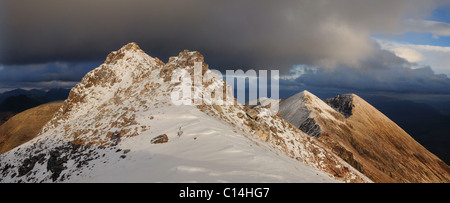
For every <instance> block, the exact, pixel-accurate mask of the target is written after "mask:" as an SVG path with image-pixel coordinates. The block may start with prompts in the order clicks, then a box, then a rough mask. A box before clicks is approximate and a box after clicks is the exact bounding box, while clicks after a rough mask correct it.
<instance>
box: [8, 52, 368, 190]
mask: <svg viewBox="0 0 450 203" xmlns="http://www.w3.org/2000/svg"><path fill="white" fill-rule="evenodd" d="M195 62H203V56H202V55H201V54H199V53H198V52H190V51H183V52H181V53H180V54H179V55H178V56H176V57H171V58H170V59H169V62H168V63H167V64H164V63H163V62H161V61H160V60H159V59H157V58H152V57H150V56H148V55H147V54H145V53H144V52H143V51H142V50H141V49H140V48H139V47H138V46H137V45H136V44H134V43H130V44H128V45H126V46H124V47H122V48H121V49H120V50H118V51H115V52H112V53H111V54H110V55H108V57H107V59H106V61H105V63H104V64H102V65H101V66H100V67H98V68H96V69H94V70H93V71H91V72H90V73H88V74H87V75H86V76H85V77H84V78H83V79H82V81H81V82H80V83H79V84H78V85H77V86H75V87H74V88H73V89H72V90H71V93H70V95H69V98H68V99H67V100H66V101H65V102H64V105H63V106H62V107H61V109H60V110H59V111H58V112H57V113H56V114H55V115H54V117H53V118H52V119H51V121H50V122H49V123H47V125H45V126H44V128H43V129H42V131H41V132H40V134H39V136H38V137H36V138H35V139H33V140H31V141H29V142H27V143H25V144H23V145H21V146H19V147H18V148H15V149H13V150H11V151H9V152H7V153H5V154H1V155H0V182H336V181H346V182H351V181H353V182H369V181H370V180H368V179H367V178H366V177H365V176H364V175H362V174H361V173H359V172H358V171H356V170H355V169H354V168H352V167H351V166H350V165H349V164H347V163H346V162H345V161H343V160H342V159H340V158H339V157H338V156H337V155H335V154H334V153H333V152H332V151H331V150H330V149H328V148H327V147H325V146H323V145H321V144H320V143H319V142H317V141H316V140H315V138H311V137H309V136H308V135H307V134H305V133H303V132H302V131H300V130H298V129H297V128H295V127H294V126H291V125H290V124H289V123H288V122H286V121H285V120H283V119H282V118H281V117H280V116H279V115H276V116H268V115H266V114H264V113H263V112H264V108H263V107H258V108H255V109H253V110H254V111H257V112H258V116H257V117H251V116H250V115H249V111H248V109H246V108H245V107H244V106H242V105H240V104H237V103H235V104H234V105H230V106H218V105H206V104H201V105H197V106H176V105H173V103H172V101H171V92H172V91H173V90H174V89H176V88H177V83H174V82H171V81H170V78H171V77H172V75H173V74H176V73H177V72H179V71H180V70H187V71H188V72H189V73H192V72H193V71H194V70H193V66H194V63H195ZM202 73H205V74H206V75H205V76H207V77H211V78H214V75H215V74H214V73H212V72H211V71H209V70H208V66H207V65H206V64H203V66H202ZM202 85H203V86H204V87H205V88H210V89H217V88H218V87H220V86H221V85H223V86H226V84H225V82H224V81H222V80H221V79H220V78H217V77H216V79H215V80H213V81H210V82H207V83H203V84H202ZM196 88H198V87H196ZM228 90H229V89H227V90H226V91H228ZM227 95H228V96H229V95H230V92H229V91H228V92H227ZM160 137H162V138H166V139H168V140H165V141H166V142H164V141H162V142H163V143H156V144H155V143H154V142H153V141H154V140H155V138H160ZM161 140H164V139H161Z"/></svg>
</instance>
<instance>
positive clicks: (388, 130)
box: [316, 94, 450, 183]
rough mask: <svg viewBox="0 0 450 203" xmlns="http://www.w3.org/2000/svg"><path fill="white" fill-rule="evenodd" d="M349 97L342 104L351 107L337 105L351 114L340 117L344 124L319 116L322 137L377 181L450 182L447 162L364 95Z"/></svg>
mask: <svg viewBox="0 0 450 203" xmlns="http://www.w3.org/2000/svg"><path fill="white" fill-rule="evenodd" d="M347 96H350V97H351V100H350V102H349V103H348V104H347V103H345V102H341V104H342V103H345V105H344V106H346V107H348V108H344V109H342V105H341V106H340V107H341V108H340V109H338V108H336V106H334V108H335V109H336V110H338V111H339V112H340V113H343V114H344V115H346V116H347V117H348V118H345V117H343V118H340V120H345V122H344V124H340V125H338V126H336V125H335V123H330V120H327V119H321V118H320V117H318V118H316V121H317V122H318V123H319V125H320V126H321V127H322V133H321V138H320V139H319V140H321V141H322V142H323V143H325V144H327V145H328V146H330V147H331V148H333V149H334V150H335V151H336V152H337V153H338V154H340V156H341V157H342V158H343V159H344V160H346V161H347V162H348V163H350V164H351V165H352V166H354V167H355V168H356V169H357V170H359V171H360V172H362V173H363V174H365V175H366V176H367V177H369V178H370V179H372V180H373V181H374V182H447V183H448V182H450V168H449V166H448V165H447V164H445V163H444V162H443V161H442V160H440V159H439V158H438V157H436V156H435V155H434V154H432V153H431V152H429V151H428V150H427V149H425V148H424V147H423V146H422V145H420V144H419V143H418V142H416V141H415V140H414V139H413V138H412V137H411V136H410V135H408V134H407V133H406V132H405V131H404V130H402V129H401V128H400V127H399V126H398V125H396V124H395V123H394V122H393V121H391V120H390V119H389V118H388V117H386V116H385V115H384V114H382V113H381V112H379V111H378V110H377V109H376V108H374V107H373V106H372V105H370V104H369V103H367V102H366V101H364V100H363V99H362V98H360V97H359V96H357V95H354V94H352V95H347ZM340 98H343V97H336V98H333V99H334V100H335V101H336V100H337V101H339V99H340ZM327 103H329V104H330V102H329V100H328V102H327ZM331 106H332V107H333V105H331Z"/></svg>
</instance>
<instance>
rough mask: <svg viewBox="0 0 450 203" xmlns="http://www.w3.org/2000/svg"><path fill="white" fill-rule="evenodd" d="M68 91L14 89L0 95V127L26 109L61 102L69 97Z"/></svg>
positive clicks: (60, 89)
mask: <svg viewBox="0 0 450 203" xmlns="http://www.w3.org/2000/svg"><path fill="white" fill-rule="evenodd" d="M69 92H70V89H63V88H56V89H50V90H38V89H32V90H24V89H15V90H12V91H8V92H4V93H1V94H0V125H1V124H3V123H4V122H6V121H7V120H8V119H10V118H11V117H13V116H14V115H16V114H17V113H20V112H22V111H25V110H27V109H30V108H33V107H36V106H39V105H41V104H45V103H48V102H52V101H63V100H65V99H67V97H68V96H69Z"/></svg>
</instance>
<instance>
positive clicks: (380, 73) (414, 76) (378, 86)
mask: <svg viewBox="0 0 450 203" xmlns="http://www.w3.org/2000/svg"><path fill="white" fill-rule="evenodd" d="M411 67H412V64H408V63H407V62H404V63H402V64H400V63H399V64H397V65H393V64H391V66H390V67H389V68H381V69H364V70H358V69H353V68H348V67H336V68H335V69H332V70H330V69H324V68H317V67H315V68H314V67H313V68H311V67H302V68H303V69H305V71H303V75H301V76H299V77H298V78H296V79H295V80H283V82H282V83H283V84H284V86H292V87H294V89H295V87H303V88H306V87H309V88H319V89H320V88H334V89H345V90H348V91H352V92H354V91H359V92H361V91H362V92H396V93H419V94H450V89H449V87H450V79H449V78H448V77H447V76H446V75H443V74H435V73H434V72H433V70H432V69H431V68H430V67H428V66H426V67H420V68H416V69H412V68H411Z"/></svg>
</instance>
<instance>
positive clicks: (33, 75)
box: [0, 62, 101, 88]
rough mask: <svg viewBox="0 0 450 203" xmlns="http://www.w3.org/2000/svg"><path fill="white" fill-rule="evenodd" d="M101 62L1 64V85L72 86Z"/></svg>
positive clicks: (9, 86)
mask: <svg viewBox="0 0 450 203" xmlns="http://www.w3.org/2000/svg"><path fill="white" fill-rule="evenodd" d="M100 63H101V62H83V63H78V62H76V63H65V62H51V63H44V64H28V65H12V66H0V86H1V87H8V88H18V87H34V88H37V87H46V86H47V87H57V86H58V85H59V86H63V87H71V86H73V85H74V84H76V83H78V82H79V81H80V80H81V78H82V77H83V76H84V75H86V73H87V72H89V71H90V70H92V69H93V68H94V67H97V66H98V65H99V64H100Z"/></svg>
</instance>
